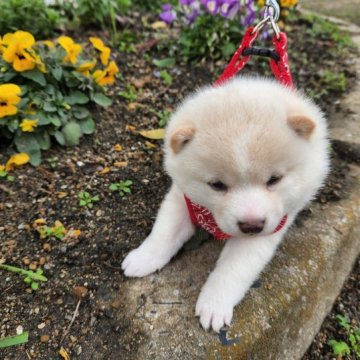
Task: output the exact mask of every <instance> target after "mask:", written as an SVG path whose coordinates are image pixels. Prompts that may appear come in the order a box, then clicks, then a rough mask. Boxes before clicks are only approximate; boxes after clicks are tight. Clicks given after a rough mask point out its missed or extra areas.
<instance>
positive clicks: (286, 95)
mask: <svg viewBox="0 0 360 360" xmlns="http://www.w3.org/2000/svg"><path fill="white" fill-rule="evenodd" d="M165 167H166V170H167V172H168V173H169V175H170V176H171V178H172V180H173V184H172V187H171V189H170V191H169V193H168V194H167V196H166V198H165V200H164V201H163V203H162V205H161V208H160V210H159V213H158V216H157V219H156V222H155V224H154V227H153V229H152V232H151V234H150V235H149V236H148V237H147V238H146V239H145V241H144V242H143V244H142V245H141V246H140V247H138V248H137V249H135V250H133V251H131V252H130V253H129V254H128V256H127V257H126V258H125V260H124V262H123V264H122V268H123V269H124V272H125V275H126V276H131V277H141V276H146V275H148V274H150V273H152V272H154V271H156V270H158V269H161V268H162V267H163V266H164V265H166V264H167V263H168V262H169V261H170V259H171V258H172V257H173V256H174V255H175V254H176V253H177V252H178V251H179V249H180V248H181V247H182V246H183V244H184V243H185V242H186V241H187V240H188V239H189V238H190V237H191V236H192V235H193V234H194V231H195V225H194V223H193V221H192V219H191V218H196V219H195V220H194V221H195V222H198V223H202V222H205V224H202V226H203V227H204V228H205V229H207V230H209V231H210V232H212V233H215V235H217V236H218V237H219V238H222V239H224V238H226V239H227V240H226V242H225V246H224V249H223V251H222V253H221V256H220V258H219V260H218V262H217V264H216V267H215V269H214V271H213V272H212V273H211V274H210V276H209V278H208V280H207V282H206V283H205V285H204V286H203V288H202V290H201V293H200V296H199V299H198V301H197V304H196V315H197V316H199V317H200V322H201V324H202V326H203V327H204V328H205V329H208V328H210V327H212V328H213V329H214V330H215V331H219V330H220V328H221V327H222V326H223V325H224V324H226V325H229V324H230V322H231V319H232V315H233V308H234V306H235V305H236V304H238V303H239V302H240V301H241V299H242V298H243V297H244V295H245V293H246V292H247V290H248V289H249V288H250V286H251V285H252V283H253V282H254V280H255V279H256V278H257V277H258V276H259V273H260V272H261V271H262V270H263V268H264V267H265V265H266V264H267V262H268V261H269V260H270V259H271V258H272V256H273V255H274V252H275V250H276V248H277V246H278V244H279V243H280V241H281V239H282V237H283V235H284V233H285V231H286V229H287V228H288V227H289V226H290V225H291V223H292V222H293V221H294V218H295V216H296V214H297V213H298V212H299V211H300V210H301V209H302V208H303V207H304V206H305V205H306V204H307V203H308V202H309V201H310V200H311V199H312V198H313V197H314V195H315V193H316V191H317V190H318V189H319V188H320V186H321V185H322V183H323V181H324V178H325V176H326V174H327V172H328V169H329V157H328V141H327V130H326V121H325V119H324V117H323V115H322V113H321V111H320V110H319V109H318V107H317V106H316V105H314V104H313V103H312V101H310V100H309V99H307V98H306V97H305V96H303V95H302V94H300V93H298V92H297V91H295V90H291V89H289V88H286V87H284V86H283V85H281V84H279V83H278V82H276V81H275V80H274V81H273V80H266V79H260V78H240V79H235V80H232V81H230V82H228V83H226V84H224V85H222V86H219V87H206V88H203V89H201V90H200V91H198V92H197V93H196V94H194V95H191V96H190V97H189V98H188V99H186V100H185V101H184V102H183V104H182V105H181V106H180V107H179V108H178V110H177V111H176V112H175V113H174V115H173V116H172V118H171V121H170V123H169V125H168V127H167V131H166V138H165ZM185 194H186V197H187V198H188V200H187V201H185V199H184V195H185ZM189 199H190V200H189ZM199 205H201V206H202V207H200V208H199ZM188 207H189V208H190V213H189V210H188ZM192 208H195V210H192ZM210 213H211V214H212V215H211V214H210ZM209 214H210V218H211V217H212V216H213V218H212V220H213V221H214V220H215V221H216V223H217V226H218V229H215V230H214V228H213V225H214V224H210V225H209V224H207V223H206V221H207V220H206V219H205V220H204V218H206V217H207V216H209ZM210 222H211V219H210ZM215 227H216V224H215ZM220 229H221V230H220Z"/></svg>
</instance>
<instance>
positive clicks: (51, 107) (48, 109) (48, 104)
mask: <svg viewBox="0 0 360 360" xmlns="http://www.w3.org/2000/svg"><path fill="white" fill-rule="evenodd" d="M43 110H44V111H46V112H55V111H56V110H57V108H56V106H55V104H54V103H52V102H45V103H44V106H43Z"/></svg>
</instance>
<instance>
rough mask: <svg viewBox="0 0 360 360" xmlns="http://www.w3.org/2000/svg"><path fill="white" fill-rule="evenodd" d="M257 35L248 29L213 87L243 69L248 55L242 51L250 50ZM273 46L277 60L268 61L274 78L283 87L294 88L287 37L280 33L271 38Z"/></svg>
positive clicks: (257, 33) (257, 32) (250, 28)
mask: <svg viewBox="0 0 360 360" xmlns="http://www.w3.org/2000/svg"><path fill="white" fill-rule="evenodd" d="M258 35H259V31H254V27H249V28H248V29H247V30H246V32H245V35H244V37H243V40H242V42H241V44H240V46H239V48H238V49H237V50H236V52H235V54H234V55H233V57H232V59H231V60H230V62H229V64H228V65H227V66H226V68H225V70H224V71H223V73H222V74H221V75H220V77H219V78H218V79H217V80H216V81H215V83H214V86H219V85H221V84H223V83H224V82H226V81H228V80H230V79H232V78H233V77H234V76H235V75H236V74H237V73H238V72H239V71H240V70H242V69H243V67H244V66H245V64H246V63H247V62H248V61H249V59H250V55H244V54H243V51H244V50H245V49H247V48H250V47H251V46H252V44H253V42H254V41H255V40H256V38H257V36H258ZM272 42H273V45H274V47H275V51H276V53H277V54H278V55H279V60H278V61H276V60H274V59H270V68H271V70H272V72H273V74H274V76H275V77H276V78H277V79H278V80H279V81H280V82H281V83H282V84H284V85H286V86H289V87H294V84H293V81H292V77H291V73H290V66H289V60H288V56H287V37H286V34H285V33H284V32H280V33H279V34H278V37H277V36H276V35H274V36H273V38H272Z"/></svg>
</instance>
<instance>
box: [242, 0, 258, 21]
mask: <svg viewBox="0 0 360 360" xmlns="http://www.w3.org/2000/svg"><path fill="white" fill-rule="evenodd" d="M245 6H246V15H245V16H242V17H241V20H240V21H241V24H242V25H243V26H244V27H249V26H251V25H252V24H253V23H254V21H255V19H256V16H257V15H256V7H255V0H246V1H245Z"/></svg>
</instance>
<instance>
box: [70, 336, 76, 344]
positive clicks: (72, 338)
mask: <svg viewBox="0 0 360 360" xmlns="http://www.w3.org/2000/svg"><path fill="white" fill-rule="evenodd" d="M70 340H71V342H73V343H74V342H75V341H76V340H77V337H76V336H73V335H70Z"/></svg>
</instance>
